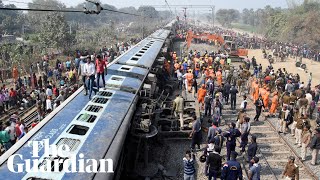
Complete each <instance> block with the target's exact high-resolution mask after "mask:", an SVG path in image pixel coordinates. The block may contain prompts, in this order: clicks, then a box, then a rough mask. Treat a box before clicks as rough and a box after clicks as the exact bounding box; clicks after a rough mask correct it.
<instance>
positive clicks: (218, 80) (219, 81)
mask: <svg viewBox="0 0 320 180" xmlns="http://www.w3.org/2000/svg"><path fill="white" fill-rule="evenodd" d="M216 76H217V83H218V86H221V85H222V73H221V71H220V69H219V71H217V73H216Z"/></svg>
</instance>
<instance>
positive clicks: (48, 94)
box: [46, 87, 52, 97]
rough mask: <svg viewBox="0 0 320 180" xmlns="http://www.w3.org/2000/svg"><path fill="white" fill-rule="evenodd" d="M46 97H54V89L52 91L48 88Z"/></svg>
mask: <svg viewBox="0 0 320 180" xmlns="http://www.w3.org/2000/svg"><path fill="white" fill-rule="evenodd" d="M46 95H47V96H49V97H52V89H50V88H49V87H47V90H46Z"/></svg>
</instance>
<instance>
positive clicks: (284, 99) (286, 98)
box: [282, 92, 290, 106]
mask: <svg viewBox="0 0 320 180" xmlns="http://www.w3.org/2000/svg"><path fill="white" fill-rule="evenodd" d="M289 104H290V96H289V93H288V92H285V93H284V95H283V96H282V105H283V106H285V105H287V106H288V105H289Z"/></svg>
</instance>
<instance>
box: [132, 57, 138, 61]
mask: <svg viewBox="0 0 320 180" xmlns="http://www.w3.org/2000/svg"><path fill="white" fill-rule="evenodd" d="M130 60H133V61H138V60H139V58H136V57H132V58H131V59H130Z"/></svg>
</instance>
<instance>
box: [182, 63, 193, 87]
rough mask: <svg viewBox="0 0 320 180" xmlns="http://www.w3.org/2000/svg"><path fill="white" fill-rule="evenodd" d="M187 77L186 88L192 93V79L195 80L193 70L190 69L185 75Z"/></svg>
mask: <svg viewBox="0 0 320 180" xmlns="http://www.w3.org/2000/svg"><path fill="white" fill-rule="evenodd" d="M183 76H184V77H185V78H186V82H187V83H186V89H187V90H188V92H189V93H191V88H192V80H193V74H192V70H191V69H189V70H188V73H186V74H185V75H183Z"/></svg>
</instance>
